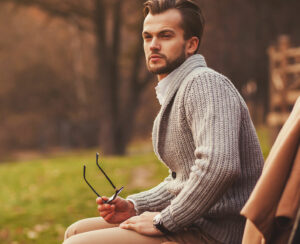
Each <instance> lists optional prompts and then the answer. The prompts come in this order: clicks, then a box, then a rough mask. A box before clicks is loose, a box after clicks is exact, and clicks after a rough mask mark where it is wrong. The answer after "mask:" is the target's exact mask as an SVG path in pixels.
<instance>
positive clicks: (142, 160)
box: [0, 128, 269, 244]
mask: <svg viewBox="0 0 300 244" xmlns="http://www.w3.org/2000/svg"><path fill="white" fill-rule="evenodd" d="M258 135H259V138H260V142H261V146H262V150H263V153H264V156H265V157H266V156H267V154H268V152H269V143H268V131H267V130H266V129H265V128H258ZM133 151H135V154H133V155H129V156H126V157H105V158H101V165H102V166H103V168H104V169H105V170H106V171H107V173H108V174H109V175H110V176H111V178H112V180H113V181H114V183H115V184H116V185H117V187H120V186H122V185H124V186H125V188H124V191H123V192H122V193H121V196H123V197H124V196H127V195H128V194H132V193H135V192H139V191H141V190H144V189H146V188H150V187H151V186H154V185H156V184H157V183H159V182H160V181H161V179H163V178H164V177H165V176H166V175H167V174H168V171H167V168H166V167H165V166H163V164H161V163H160V162H159V161H158V160H157V159H156V157H155V156H154V154H153V153H145V152H144V153H143V154H137V153H136V150H133ZM141 151H143V150H141ZM83 163H85V164H86V165H87V177H88V179H89V181H90V182H91V184H92V185H94V186H95V188H96V189H97V191H98V192H99V193H100V194H103V195H108V196H110V195H111V194H113V190H112V188H111V186H110V185H109V183H108V182H107V181H106V180H105V179H104V177H103V176H102V175H101V174H99V172H98V169H97V167H96V165H95V150H89V151H83V152H82V151H78V152H76V153H74V152H73V153H69V154H68V153H66V154H64V155H59V156H47V157H46V156H44V157H42V158H40V159H35V160H29V161H22V162H6V163H1V164H0V203H1V205H0V206H1V207H0V243H1V244H2V243H3V244H6V243H8V244H26V243H41V244H52V243H53V244H54V243H61V242H62V239H63V234H64V231H65V229H66V227H67V226H68V225H70V224H71V223H73V222H74V221H76V220H79V219H82V218H87V217H93V216H98V212H97V210H96V204H95V199H96V197H95V195H94V193H93V192H92V191H91V190H90V189H89V188H88V186H87V185H86V184H85V183H84V181H83V178H82V167H83Z"/></svg>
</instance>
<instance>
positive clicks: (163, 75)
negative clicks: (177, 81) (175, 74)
mask: <svg viewBox="0 0 300 244" xmlns="http://www.w3.org/2000/svg"><path fill="white" fill-rule="evenodd" d="M167 76H168V74H159V75H157V79H158V81H161V80H162V79H164V78H166V77H167Z"/></svg>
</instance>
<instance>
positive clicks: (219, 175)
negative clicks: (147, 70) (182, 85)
mask: <svg viewBox="0 0 300 244" xmlns="http://www.w3.org/2000/svg"><path fill="white" fill-rule="evenodd" d="M228 82H229V81H227V80H226V78H225V77H223V76H222V75H220V74H218V73H212V72H207V73H204V74H202V75H201V76H196V77H194V79H193V80H192V81H191V82H189V83H188V85H187V89H186V93H185V97H184V103H185V104H184V110H185V114H186V119H187V121H188V124H189V126H190V130H191V132H192V135H193V140H194V142H193V143H194V145H195V151H194V154H195V161H194V165H193V166H192V167H191V169H190V170H191V171H190V175H189V178H188V180H187V182H186V184H185V186H184V188H183V189H182V191H181V192H180V193H179V194H178V195H177V197H176V198H174V199H173V200H172V202H171V204H170V205H169V206H168V207H166V208H165V209H163V210H162V211H161V216H162V222H163V223H164V226H165V227H166V228H167V229H169V230H170V231H174V232H175V231H178V230H180V229H182V228H184V227H186V226H189V225H191V224H192V223H193V222H194V221H195V220H196V219H197V218H199V216H201V215H203V214H205V213H206V212H207V211H208V210H209V209H210V208H211V206H212V205H213V204H215V203H216V202H217V200H218V199H219V198H220V197H221V196H222V194H224V192H225V191H226V190H227V189H228V187H229V186H230V185H231V184H232V183H233V182H234V181H235V179H236V177H237V176H238V175H239V174H240V162H239V127H240V123H241V110H240V109H241V108H240V103H239V99H238V97H237V96H238V94H237V92H236V91H235V90H234V88H233V87H231V86H230V85H229V83H228Z"/></svg>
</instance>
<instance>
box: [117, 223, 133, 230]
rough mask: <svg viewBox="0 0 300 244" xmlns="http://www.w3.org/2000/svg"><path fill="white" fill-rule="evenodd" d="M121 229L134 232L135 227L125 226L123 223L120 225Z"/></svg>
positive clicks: (131, 225)
mask: <svg viewBox="0 0 300 244" xmlns="http://www.w3.org/2000/svg"><path fill="white" fill-rule="evenodd" d="M119 227H120V228H121V229H126V230H136V228H137V226H136V224H130V223H129V224H125V223H122V224H120V226H119Z"/></svg>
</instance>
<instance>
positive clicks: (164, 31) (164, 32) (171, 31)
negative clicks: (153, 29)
mask: <svg viewBox="0 0 300 244" xmlns="http://www.w3.org/2000/svg"><path fill="white" fill-rule="evenodd" d="M166 33H172V34H174V33H175V31H173V30H170V29H166V30H162V31H160V32H159V33H158V34H166Z"/></svg>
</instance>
